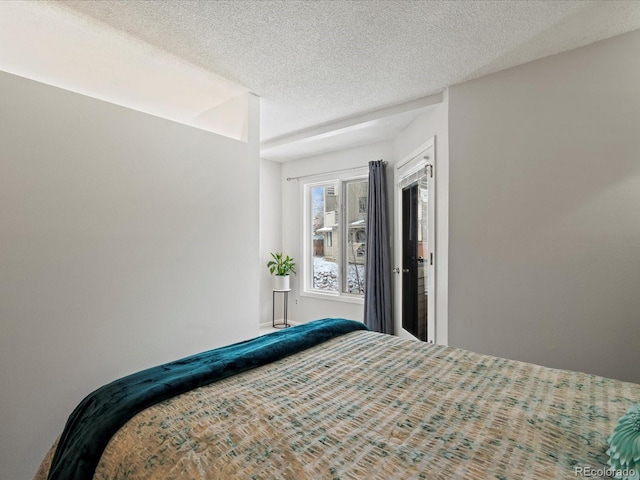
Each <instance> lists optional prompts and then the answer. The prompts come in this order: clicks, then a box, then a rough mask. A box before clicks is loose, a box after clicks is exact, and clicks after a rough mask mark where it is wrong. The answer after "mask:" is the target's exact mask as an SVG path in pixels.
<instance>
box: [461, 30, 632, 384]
mask: <svg viewBox="0 0 640 480" xmlns="http://www.w3.org/2000/svg"><path fill="white" fill-rule="evenodd" d="M639 58H640V32H634V33H630V34H627V35H623V36H619V37H616V38H613V39H610V40H606V41H603V42H599V43H596V44H593V45H590V46H587V47H584V48H580V49H577V50H573V51H570V52H567V53H563V54H559V55H556V56H553V57H549V58H546V59H543V60H539V61H536V62H533V63H530V64H527V65H524V66H520V67H516V68H513V69H509V70H506V71H503V72H500V73H497V74H494V75H490V76H487V77H484V78H481V79H479V80H475V81H471V82H467V83H464V84H462V85H459V86H455V87H452V88H451V89H450V92H449V106H450V110H449V139H450V144H449V148H450V152H449V154H450V157H449V159H450V244H449V266H450V268H449V295H450V297H449V343H450V344H451V345H453V346H457V347H464V348H468V349H471V350H476V351H479V352H484V353H489V354H493V355H498V356H504V357H509V358H516V359H520V360H525V361H530V362H534V363H539V364H543V365H549V366H553V367H560V368H568V369H574V370H580V371H587V372H591V373H596V374H601V375H605V376H608V377H614V378H620V379H623V380H631V381H635V382H640V368H638V366H639V365H640V349H638V338H640V295H639V294H638V291H639V290H640V62H639V61H638V59H639Z"/></svg>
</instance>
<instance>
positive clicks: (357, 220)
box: [344, 180, 369, 294]
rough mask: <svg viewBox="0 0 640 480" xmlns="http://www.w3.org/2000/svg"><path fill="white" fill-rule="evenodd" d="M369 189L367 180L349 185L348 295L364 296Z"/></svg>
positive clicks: (347, 209) (346, 281) (347, 206)
mask: <svg viewBox="0 0 640 480" xmlns="http://www.w3.org/2000/svg"><path fill="white" fill-rule="evenodd" d="M368 187H369V184H368V182H367V181H366V180H359V181H355V182H349V183H347V191H346V196H347V205H346V212H347V222H346V228H347V254H346V259H347V269H346V270H347V278H346V279H345V282H344V291H345V292H347V293H355V294H364V280H365V276H364V274H365V258H366V248H367V243H366V241H367V240H366V239H367V236H366V227H367V198H368Z"/></svg>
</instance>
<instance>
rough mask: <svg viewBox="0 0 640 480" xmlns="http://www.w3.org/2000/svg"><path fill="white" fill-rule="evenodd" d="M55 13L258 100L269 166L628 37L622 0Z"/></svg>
mask: <svg viewBox="0 0 640 480" xmlns="http://www.w3.org/2000/svg"><path fill="white" fill-rule="evenodd" d="M55 6H56V8H57V9H65V10H66V11H67V12H72V13H73V15H75V16H76V17H78V18H79V19H80V20H81V21H84V22H87V21H89V22H92V23H93V24H95V25H100V26H105V25H106V26H108V27H109V28H111V29H112V30H113V31H116V32H121V34H122V35H125V36H127V37H129V38H131V37H134V38H136V39H137V40H140V41H142V42H144V43H145V44H147V45H150V46H151V47H153V48H155V49H157V50H159V51H163V52H166V53H167V54H168V55H171V56H172V57H173V58H177V59H179V60H180V64H182V65H183V66H184V65H187V66H189V68H195V69H198V70H199V71H203V72H208V73H209V74H211V75H213V76H216V77H222V78H224V79H227V80H229V81H231V82H233V83H234V84H236V85H237V86H239V88H240V89H244V90H246V91H250V92H253V93H255V94H257V95H259V96H260V97H261V139H262V142H263V149H262V150H263V155H265V156H267V158H273V159H276V160H287V159H290V158H297V157H300V156H305V155H309V154H310V153H314V152H319V151H322V150H324V151H326V150H327V149H331V148H333V147H332V144H335V145H339V146H341V147H344V146H345V145H348V144H349V143H350V142H351V143H354V142H355V143H362V142H365V141H370V140H371V139H372V138H376V139H382V137H381V135H382V136H384V134H385V133H386V134H387V136H392V135H394V134H395V133H397V131H398V130H399V129H401V128H404V126H406V124H407V123H408V122H410V121H411V120H412V118H413V117H414V116H415V115H417V114H418V113H419V111H420V110H421V109H423V108H425V105H428V104H429V103H433V101H432V100H430V99H429V98H427V99H425V97H429V96H431V95H434V94H436V95H437V94H439V93H441V92H442V91H443V90H444V89H445V88H446V87H448V86H451V85H455V84H458V83H461V82H464V81H467V80H470V79H473V78H477V77H480V76H483V75H486V74H489V73H492V72H496V71H499V70H502V69H505V68H509V67H512V66H515V65H519V64H522V63H526V62H529V61H532V60H535V59H538V58H542V57H545V56H548V55H553V54H556V53H559V52H562V51H566V50H569V49H573V48H576V47H579V46H583V45H587V44H589V43H593V42H595V41H598V40H602V39H605V38H609V37H612V36H615V35H618V34H622V33H625V32H628V31H631V30H636V29H638V28H640V1H633V0H631V1H626V0H625V1H614V0H611V1H584V0H583V1H574V0H571V1H562V0H552V1H546V0H545V1H536V0H528V1H450V0H433V1H426V0H425V1H422V0H362V1H355V0H317V1H311V0H273V1H271V0H231V1H224V0H222V1H204V0H193V1H189V0H181V1H170V0H156V1H132V0H128V1H113V0H105V1H97V0H94V1H79V0H63V1H62V2H55ZM60 34H61V35H64V32H60ZM120 48H121V45H120ZM93 61H94V62H98V63H99V62H100V61H101V56H100V55H95V56H94V60H93ZM0 68H1V67H0ZM432 98H436V97H432ZM415 100H418V101H417V102H416V101H415ZM401 104H402V105H404V107H403V108H401V109H400V110H397V109H395V110H394V108H395V106H397V105H401ZM197 113H201V112H197ZM387 114H390V116H388V115H387ZM336 122H337V123H336ZM334 124H335V125H338V127H337V128H338V132H337V133H339V134H335V135H331V134H329V133H328V132H330V131H331V129H332V127H331V125H334ZM365 127H366V128H365ZM367 132H371V133H369V134H368V133H367ZM351 137H353V138H352V140H350V138H351Z"/></svg>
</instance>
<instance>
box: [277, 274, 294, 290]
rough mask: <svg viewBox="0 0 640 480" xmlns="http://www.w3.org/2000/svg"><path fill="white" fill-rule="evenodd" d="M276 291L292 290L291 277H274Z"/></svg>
mask: <svg viewBox="0 0 640 480" xmlns="http://www.w3.org/2000/svg"><path fill="white" fill-rule="evenodd" d="M273 289H274V290H291V287H290V285H289V275H275V276H274V277H273Z"/></svg>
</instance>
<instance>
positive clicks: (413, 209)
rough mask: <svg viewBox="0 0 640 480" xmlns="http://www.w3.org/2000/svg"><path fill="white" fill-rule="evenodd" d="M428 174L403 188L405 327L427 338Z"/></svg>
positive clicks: (421, 338) (403, 317) (416, 335)
mask: <svg viewBox="0 0 640 480" xmlns="http://www.w3.org/2000/svg"><path fill="white" fill-rule="evenodd" d="M427 188H428V187H427V177H426V176H422V177H421V178H418V179H417V180H416V181H415V183H413V184H412V185H409V186H407V187H405V188H404V189H403V190H402V327H403V328H404V329H405V330H407V331H408V332H409V333H411V334H412V335H414V336H415V337H417V338H419V339H420V340H423V341H426V340H427V312H428V308H427V307H428V295H427V294H428V291H427V286H428V275H429V268H428V267H429V246H428V244H427V239H428V238H429V235H428V233H429V232H428V225H429V222H428V220H429V218H428V212H429V210H428V206H429V204H428V201H429V196H428V190H427Z"/></svg>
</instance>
